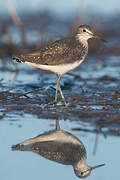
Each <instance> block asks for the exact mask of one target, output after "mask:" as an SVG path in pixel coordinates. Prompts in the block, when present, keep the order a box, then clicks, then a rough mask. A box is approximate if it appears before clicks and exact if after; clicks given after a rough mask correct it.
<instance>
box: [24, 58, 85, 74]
mask: <svg viewBox="0 0 120 180" xmlns="http://www.w3.org/2000/svg"><path fill="white" fill-rule="evenodd" d="M83 60H84V59H83ZM83 60H81V61H76V62H74V63H70V64H62V65H56V66H51V65H41V64H36V63H31V62H27V61H26V62H25V64H27V65H29V66H34V67H37V68H40V69H43V70H48V71H52V72H54V73H56V74H59V75H63V74H65V73H66V72H68V71H70V70H72V69H74V68H76V67H77V66H79V65H80V64H81V63H82V61H83Z"/></svg>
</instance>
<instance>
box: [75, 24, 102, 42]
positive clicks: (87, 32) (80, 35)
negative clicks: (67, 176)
mask: <svg viewBox="0 0 120 180" xmlns="http://www.w3.org/2000/svg"><path fill="white" fill-rule="evenodd" d="M76 38H77V40H86V41H87V40H88V39H90V38H96V39H100V40H102V41H105V40H104V39H102V38H101V37H100V36H98V35H96V34H94V33H93V31H92V30H91V28H90V26H88V25H81V26H79V27H78V29H77V32H76Z"/></svg>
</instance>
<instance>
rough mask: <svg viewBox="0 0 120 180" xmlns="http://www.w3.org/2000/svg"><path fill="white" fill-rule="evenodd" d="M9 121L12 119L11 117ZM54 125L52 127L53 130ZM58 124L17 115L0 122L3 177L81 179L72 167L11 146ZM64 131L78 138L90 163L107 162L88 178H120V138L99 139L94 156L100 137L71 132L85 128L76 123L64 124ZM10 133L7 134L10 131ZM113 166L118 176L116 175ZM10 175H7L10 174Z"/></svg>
mask: <svg viewBox="0 0 120 180" xmlns="http://www.w3.org/2000/svg"><path fill="white" fill-rule="evenodd" d="M8 119H9V118H8ZM51 125H52V127H51ZM54 125H55V121H50V120H45V119H37V118H35V117H33V116H30V115H24V116H23V117H21V116H14V118H12V119H11V121H9V120H7V118H6V121H1V122H0V142H1V143H0V147H1V153H0V161H1V162H2V164H1V168H0V169H1V170H0V178H1V179H4V180H7V179H8V177H9V179H13V180H14V179H16V178H17V179H18V180H19V179H31V180H32V179H33V178H35V179H36V178H40V179H41V178H45V179H50V178H52V179H58V180H59V179H61V178H65V179H66V178H67V179H73V178H74V179H78V178H77V177H76V176H75V174H74V171H73V169H72V167H71V166H65V165H61V164H58V163H55V162H52V161H49V160H47V159H44V158H42V157H41V156H39V155H37V154H35V153H32V152H18V151H17V152H15V151H11V145H13V144H16V143H19V142H21V141H24V140H26V139H29V138H31V137H34V136H36V135H38V134H40V133H43V132H45V131H47V130H51V129H54ZM60 125H61V128H62V129H64V130H66V131H68V132H71V133H72V134H74V135H75V136H77V137H78V138H79V139H80V140H81V141H82V142H83V143H84V145H85V147H86V149H87V155H88V158H87V163H88V164H89V165H91V166H94V165H97V164H100V163H105V164H106V165H105V166H104V167H101V168H99V169H96V170H94V171H93V172H92V174H91V175H90V176H89V177H88V178H87V179H94V180H95V179H113V178H116V179H119V178H120V175H119V158H118V156H119V148H120V143H119V138H117V137H112V136H107V137H104V136H103V135H101V134H100V135H99V136H98V145H97V150H96V154H95V155H93V149H94V146H95V139H96V135H95V134H92V133H86V132H84V131H83V132H82V131H78V132H77V131H71V128H73V127H81V128H82V127H83V125H80V124H78V123H76V122H69V121H60ZM6 131H7V132H6ZM113 167H114V168H115V173H113ZM6 172H7V173H6Z"/></svg>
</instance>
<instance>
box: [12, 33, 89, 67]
mask: <svg viewBox="0 0 120 180" xmlns="http://www.w3.org/2000/svg"><path fill="white" fill-rule="evenodd" d="M85 54H86V55H87V47H84V45H83V44H82V43H79V41H78V40H76V38H75V37H74V36H73V37H70V38H64V39H61V40H58V41H55V42H51V43H48V44H47V45H46V46H43V47H41V48H40V50H39V51H36V52H34V53H29V54H24V55H20V56H15V57H13V59H14V60H15V61H17V62H31V63H36V64H41V65H60V64H68V63H74V62H75V61H79V60H81V59H82V57H84V56H85Z"/></svg>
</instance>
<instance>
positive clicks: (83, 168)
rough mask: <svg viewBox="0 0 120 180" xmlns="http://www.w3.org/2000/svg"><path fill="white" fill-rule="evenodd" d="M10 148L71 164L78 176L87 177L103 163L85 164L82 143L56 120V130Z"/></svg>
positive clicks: (85, 156) (84, 151) (84, 152)
mask: <svg viewBox="0 0 120 180" xmlns="http://www.w3.org/2000/svg"><path fill="white" fill-rule="evenodd" d="M12 150H19V151H32V152H35V153H37V154H39V155H41V156H43V157H45V158H47V159H49V160H52V161H55V162H58V163H61V164H64V165H72V166H73V169H74V171H75V174H76V176H78V177H80V178H84V177H87V176H88V175H90V173H91V171H92V170H93V169H95V168H98V167H101V166H104V165H105V164H101V165H97V166H94V167H91V166H88V165H86V158H87V155H86V149H85V147H84V145H83V143H82V142H81V141H80V140H79V139H78V138H77V137H76V136H74V135H72V134H70V133H69V132H67V131H63V130H61V129H60V126H59V122H58V121H57V123H56V130H53V131H50V132H47V133H44V134H41V135H39V136H37V137H35V138H31V139H28V140H26V141H24V142H22V143H20V144H17V145H13V146H12Z"/></svg>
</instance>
